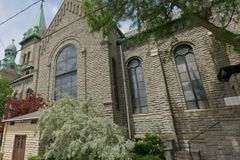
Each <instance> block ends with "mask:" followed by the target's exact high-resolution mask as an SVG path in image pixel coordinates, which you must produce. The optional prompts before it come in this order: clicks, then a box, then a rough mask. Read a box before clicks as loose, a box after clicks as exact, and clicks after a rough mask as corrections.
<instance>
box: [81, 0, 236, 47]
mask: <svg viewBox="0 0 240 160" xmlns="http://www.w3.org/2000/svg"><path fill="white" fill-rule="evenodd" d="M239 1H240V0H201V1H200V0H191V1H189V0H180V1H179V0H164V1H163V0H154V1H153V0H144V1H135V0H130V1H119V0H82V2H81V10H82V11H83V12H84V13H85V15H88V16H87V17H86V19H87V22H88V24H89V26H90V28H91V29H92V32H101V33H102V34H103V36H108V35H109V34H111V33H112V32H113V31H115V30H116V26H118V27H120V22H121V21H125V20H129V23H131V26H130V27H131V28H138V30H139V31H141V35H140V36H136V37H135V38H136V39H138V38H139V39H140V41H141V40H142V39H144V37H145V38H148V37H150V36H151V37H152V36H154V37H155V38H156V39H160V38H162V37H163V36H166V35H171V34H172V32H175V31H176V30H177V29H179V28H182V27H185V26H182V25H183V23H184V21H186V19H187V20H188V21H189V22H191V23H197V24H199V25H201V26H203V27H205V28H207V29H209V30H210V31H211V32H212V33H213V35H215V36H216V38H217V39H219V40H222V41H223V42H228V43H230V44H233V45H234V46H240V41H239V40H236V39H235V37H236V36H237V35H239V33H237V34H236V33H233V32H231V31H230V30H227V26H228V25H229V24H230V22H235V23H239V20H240V14H239V13H240V2H239ZM180 17H181V18H180ZM212 17H214V20H218V22H220V25H219V26H216V28H215V27H212V26H214V24H213V21H210V19H212ZM176 19H180V21H178V22H177V23H171V22H172V21H173V20H176ZM209 24H210V25H209ZM190 26H191V25H190ZM217 28H225V29H226V30H227V31H228V32H224V34H220V33H219V32H218V31H217ZM223 36H227V38H226V39H225V38H224V37H223ZM232 37H234V38H232ZM230 38H231V39H230Z"/></svg>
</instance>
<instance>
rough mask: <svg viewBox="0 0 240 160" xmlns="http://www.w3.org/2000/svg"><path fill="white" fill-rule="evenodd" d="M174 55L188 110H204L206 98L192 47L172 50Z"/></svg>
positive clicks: (186, 46) (187, 46) (181, 46)
mask: <svg viewBox="0 0 240 160" xmlns="http://www.w3.org/2000/svg"><path fill="white" fill-rule="evenodd" d="M174 54H175V62H176V65H177V69H178V73H179V77H180V80H181V84H182V89H183V92H184V96H185V100H186V103H187V107H188V109H199V108H206V107H207V106H208V103H207V97H206V94H205V91H204V88H203V83H202V80H201V77H200V74H199V71H198V67H197V63H196V59H195V56H194V54H193V50H192V47H190V46H189V45H180V46H178V47H177V48H176V49H175V50H174Z"/></svg>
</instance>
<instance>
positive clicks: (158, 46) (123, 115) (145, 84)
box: [0, 0, 240, 160]
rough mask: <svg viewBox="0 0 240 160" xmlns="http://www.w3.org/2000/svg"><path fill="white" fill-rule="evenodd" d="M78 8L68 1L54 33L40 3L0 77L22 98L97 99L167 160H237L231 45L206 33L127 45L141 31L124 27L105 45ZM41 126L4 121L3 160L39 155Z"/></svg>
mask: <svg viewBox="0 0 240 160" xmlns="http://www.w3.org/2000/svg"><path fill="white" fill-rule="evenodd" d="M80 5H81V2H80V0H64V2H63V4H62V5H61V7H60V8H59V10H58V12H57V14H56V15H55V17H54V19H53V21H52V22H51V23H50V25H49V26H48V27H46V24H45V18H44V12H43V5H41V7H40V12H39V14H38V16H37V18H36V21H35V22H34V24H33V26H32V27H31V28H30V29H29V30H27V32H26V33H24V35H23V39H22V41H21V42H20V44H21V52H20V53H19V54H20V64H19V65H16V64H15V63H14V60H15V57H16V53H17V51H16V47H15V46H14V44H11V45H10V46H9V47H8V48H7V49H6V51H5V59H4V60H2V61H1V63H0V76H6V75H8V77H9V79H10V80H11V87H12V88H13V90H14V96H15V97H17V98H26V97H27V94H28V91H29V90H33V91H35V92H36V93H39V94H41V95H42V96H43V97H44V98H45V100H46V101H47V102H49V103H52V102H54V101H57V100H59V99H61V98H62V96H63V95H65V94H67V95H69V96H73V97H76V98H78V99H88V98H91V99H92V100H93V102H94V103H95V105H96V106H98V107H101V108H103V110H104V113H105V114H106V116H107V117H109V118H111V119H112V121H114V122H115V123H116V124H118V125H120V126H123V127H125V128H127V131H128V138H130V139H141V138H143V137H144V134H146V133H156V134H159V135H160V136H161V137H162V138H163V139H164V140H165V144H166V157H167V159H169V160H170V159H171V160H237V159H240V96H239V95H240V83H239V80H240V77H239V75H238V74H237V73H238V72H240V69H239V68H240V66H239V60H240V54H238V53H237V52H236V51H235V50H234V48H233V47H232V46H230V45H228V44H224V43H222V42H219V41H218V40H216V39H215V38H214V36H213V35H212V33H211V32H209V31H208V30H206V29H204V28H202V27H200V26H194V27H183V28H179V29H177V30H176V31H175V33H174V37H171V36H170V37H165V38H163V39H161V40H160V41H159V42H158V43H155V42H152V41H150V40H145V41H142V42H137V43H134V44H132V43H128V39H130V38H131V37H132V36H134V35H135V34H137V33H136V32H135V31H131V32H129V33H126V34H123V33H122V32H121V31H120V30H119V29H117V28H116V31H115V32H113V33H112V34H111V35H110V36H108V37H107V38H103V36H102V35H100V34H98V33H94V34H92V33H90V28H89V26H88V24H87V22H86V19H85V18H84V16H83V13H82V12H81V10H80ZM239 29H240V26H239V24H233V25H232V26H231V30H233V31H236V32H238V33H239V32H240V30H239ZM37 119H38V113H36V112H35V113H30V114H27V115H23V116H20V117H14V118H12V119H8V120H5V121H4V123H5V130H4V133H3V142H2V148H1V152H2V154H3V160H15V159H18V160H19V159H20V160H23V159H25V160H26V159H27V157H28V156H30V155H33V154H34V155H37V154H39V152H40V149H39V134H38V133H39V131H36V130H37V129H36V121H37ZM34 132H37V134H33V133H34ZM18 142H19V143H21V144H23V146H24V148H21V146H20V148H18V147H16V146H17V144H16V143H18ZM14 150H15V151H16V150H17V151H19V152H18V153H19V154H18V155H16V154H15V152H14Z"/></svg>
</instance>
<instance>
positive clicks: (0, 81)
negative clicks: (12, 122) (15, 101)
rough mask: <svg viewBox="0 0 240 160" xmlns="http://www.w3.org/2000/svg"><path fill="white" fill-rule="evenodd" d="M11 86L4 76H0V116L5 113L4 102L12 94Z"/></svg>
mask: <svg viewBox="0 0 240 160" xmlns="http://www.w3.org/2000/svg"><path fill="white" fill-rule="evenodd" d="M12 92H13V90H12V88H11V87H10V85H9V81H8V80H7V79H6V78H0V116H2V115H3V114H4V113H5V107H6V102H7V101H8V100H9V98H10V97H11V95H12Z"/></svg>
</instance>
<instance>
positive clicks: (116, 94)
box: [112, 59, 120, 111]
mask: <svg viewBox="0 0 240 160" xmlns="http://www.w3.org/2000/svg"><path fill="white" fill-rule="evenodd" d="M112 74H113V92H114V103H115V107H116V110H118V111H119V110H120V108H119V95H118V83H117V82H118V81H117V68H116V61H115V60H114V59H112Z"/></svg>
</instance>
